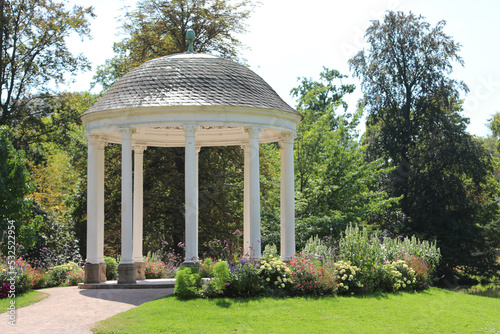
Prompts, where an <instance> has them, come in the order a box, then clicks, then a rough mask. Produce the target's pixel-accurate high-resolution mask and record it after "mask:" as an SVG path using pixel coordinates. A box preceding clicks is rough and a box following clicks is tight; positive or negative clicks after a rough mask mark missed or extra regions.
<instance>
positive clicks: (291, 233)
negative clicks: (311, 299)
mask: <svg viewBox="0 0 500 334" xmlns="http://www.w3.org/2000/svg"><path fill="white" fill-rule="evenodd" d="M294 136H295V134H294V133H292V132H285V133H283V134H282V136H281V141H280V146H281V204H280V205H281V258H282V259H283V260H290V259H291V258H292V257H293V256H294V255H295V185H294V182H295V181H294V167H293V164H294V158H293V138H294Z"/></svg>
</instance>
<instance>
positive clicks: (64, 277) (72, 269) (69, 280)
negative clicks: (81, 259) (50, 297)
mask: <svg viewBox="0 0 500 334" xmlns="http://www.w3.org/2000/svg"><path fill="white" fill-rule="evenodd" d="M78 283H83V269H82V268H80V266H78V264H76V263H74V262H68V263H66V264H62V265H59V266H55V267H52V268H50V269H49V270H48V271H47V274H46V285H47V287H53V286H72V285H78Z"/></svg>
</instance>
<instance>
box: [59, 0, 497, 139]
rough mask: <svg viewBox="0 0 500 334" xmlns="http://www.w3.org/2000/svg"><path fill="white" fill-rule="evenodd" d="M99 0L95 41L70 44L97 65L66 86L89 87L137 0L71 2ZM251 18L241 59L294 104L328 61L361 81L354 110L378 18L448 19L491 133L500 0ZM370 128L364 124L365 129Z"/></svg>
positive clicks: (331, 7)
mask: <svg viewBox="0 0 500 334" xmlns="http://www.w3.org/2000/svg"><path fill="white" fill-rule="evenodd" d="M68 2H69V4H70V6H71V5H74V4H78V5H84V6H93V7H94V12H95V14H96V18H94V19H92V20H91V29H92V32H91V34H92V39H91V40H84V41H83V42H82V41H80V39H79V38H71V39H69V40H68V45H69V47H70V50H72V52H74V53H83V54H84V55H85V56H86V57H87V58H88V59H89V60H90V61H91V63H92V71H90V72H86V73H79V74H78V76H77V77H76V81H75V82H74V83H72V84H70V85H68V87H67V88H66V89H67V90H69V91H85V90H88V89H89V87H90V82H91V81H92V76H93V74H94V72H95V69H96V67H97V66H99V65H102V64H103V63H104V62H105V60H106V59H109V58H111V57H113V55H114V54H113V50H112V46H113V42H117V41H120V40H121V39H122V38H123V35H120V29H119V28H120V26H121V22H122V19H121V17H122V16H123V14H124V13H125V12H126V10H127V9H126V8H125V9H124V7H126V6H128V10H132V9H134V8H135V4H136V2H137V1H136V0H68ZM260 2H261V4H260V6H258V7H257V8H256V9H255V11H254V13H253V15H252V17H251V18H250V19H249V20H248V32H247V33H246V34H242V35H239V38H240V40H241V41H242V42H243V44H245V45H246V46H247V47H248V49H246V50H243V52H242V58H244V59H246V61H247V64H248V65H249V66H250V69H252V70H253V71H254V72H256V73H257V74H258V75H260V76H261V77H262V78H263V79H264V80H265V81H266V82H267V83H269V84H270V85H271V87H273V88H274V90H275V91H276V92H277V93H278V94H279V95H280V96H281V98H282V99H283V100H285V101H286V102H287V103H288V104H290V105H291V106H292V107H295V106H296V103H295V100H294V99H293V98H292V97H291V96H290V90H291V89H292V88H294V87H297V86H298V85H299V81H298V79H299V78H304V77H305V78H308V79H313V80H317V79H319V74H320V73H321V72H322V70H323V67H327V68H329V69H336V70H338V71H340V72H341V73H342V74H346V75H348V76H349V78H348V79H345V81H344V82H345V83H354V84H355V85H356V87H357V88H356V91H355V93H353V94H351V96H350V97H348V98H347V99H346V100H347V102H348V104H349V109H350V111H354V109H355V107H356V101H357V100H358V99H359V98H360V97H361V96H362V92H361V89H360V84H359V80H357V79H354V78H352V76H351V74H352V73H351V72H350V71H349V66H348V60H349V58H351V57H352V56H353V55H354V54H355V53H356V52H358V51H359V50H361V49H363V48H366V47H367V45H366V44H365V43H364V40H363V36H364V32H365V30H366V28H367V27H368V26H369V25H370V22H371V21H372V20H381V19H383V17H384V15H385V12H386V11H387V10H395V11H404V12H405V13H408V12H409V11H412V12H413V13H414V14H417V15H422V16H424V17H425V18H426V21H427V22H429V23H430V24H431V25H432V26H435V25H436V23H437V22H439V21H441V20H445V21H446V22H447V24H446V26H445V28H444V31H445V33H446V34H448V35H449V36H451V37H452V38H453V39H454V40H455V41H456V42H458V43H460V44H461V45H462V50H461V52H460V55H461V56H462V57H463V59H464V61H465V66H464V67H462V66H460V65H459V64H455V66H454V71H453V74H452V76H453V77H454V78H455V79H458V80H463V81H464V82H465V83H466V84H467V85H468V86H469V89H470V91H469V93H468V94H467V95H464V96H463V98H464V112H463V115H464V116H465V117H468V118H469V119H470V124H469V127H468V131H469V132H470V133H471V134H473V135H477V136H482V137H485V136H487V135H489V133H490V132H489V130H488V127H487V123H488V119H490V118H491V117H492V115H493V114H494V113H495V112H500V65H499V54H500V20H498V13H499V12H500V1H498V0H475V1H470V0H454V1H451V0H350V1H334V0H307V1H304V0H261V1H260ZM360 130H361V131H363V128H361V129H360Z"/></svg>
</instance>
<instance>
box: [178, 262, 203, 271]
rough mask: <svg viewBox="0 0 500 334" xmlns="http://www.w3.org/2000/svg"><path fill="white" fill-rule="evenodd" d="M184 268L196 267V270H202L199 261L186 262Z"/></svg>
mask: <svg viewBox="0 0 500 334" xmlns="http://www.w3.org/2000/svg"><path fill="white" fill-rule="evenodd" d="M182 265H183V266H185V267H195V268H198V269H199V268H200V262H199V261H184V262H183V263H182Z"/></svg>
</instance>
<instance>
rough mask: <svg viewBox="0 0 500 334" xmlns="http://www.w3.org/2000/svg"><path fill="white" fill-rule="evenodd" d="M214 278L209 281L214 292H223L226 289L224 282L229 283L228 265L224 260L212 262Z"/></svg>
mask: <svg viewBox="0 0 500 334" xmlns="http://www.w3.org/2000/svg"><path fill="white" fill-rule="evenodd" d="M213 273H214V278H213V279H212V280H211V281H210V285H212V286H213V288H214V292H215V293H217V294H223V293H224V290H225V289H226V284H229V281H230V278H229V267H228V265H227V262H226V261H219V262H217V263H216V264H214V271H213Z"/></svg>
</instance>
